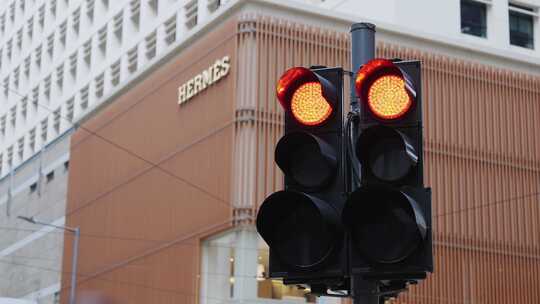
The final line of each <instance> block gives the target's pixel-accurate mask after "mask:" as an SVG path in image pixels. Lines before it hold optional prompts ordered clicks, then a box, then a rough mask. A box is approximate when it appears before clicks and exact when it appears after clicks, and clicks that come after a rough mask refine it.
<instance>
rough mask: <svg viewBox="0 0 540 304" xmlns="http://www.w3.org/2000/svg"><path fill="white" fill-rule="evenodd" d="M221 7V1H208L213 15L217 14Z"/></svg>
mask: <svg viewBox="0 0 540 304" xmlns="http://www.w3.org/2000/svg"><path fill="white" fill-rule="evenodd" d="M220 5H221V0H208V6H207V7H208V10H209V11H210V12H211V13H213V12H215V11H216V10H217V9H218V8H219V6H220Z"/></svg>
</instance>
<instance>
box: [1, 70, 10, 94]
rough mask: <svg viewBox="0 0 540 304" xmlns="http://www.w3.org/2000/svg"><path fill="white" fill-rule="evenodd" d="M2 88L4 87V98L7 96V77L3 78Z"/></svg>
mask: <svg viewBox="0 0 540 304" xmlns="http://www.w3.org/2000/svg"><path fill="white" fill-rule="evenodd" d="M2 86H3V87H4V90H3V91H4V96H5V97H8V95H9V75H8V76H6V78H4V82H3V83H2Z"/></svg>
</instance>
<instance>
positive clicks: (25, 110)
mask: <svg viewBox="0 0 540 304" xmlns="http://www.w3.org/2000/svg"><path fill="white" fill-rule="evenodd" d="M26 114H28V97H26V96H24V97H23V98H22V99H21V117H22V119H26Z"/></svg>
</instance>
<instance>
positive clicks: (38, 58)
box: [34, 45, 41, 68]
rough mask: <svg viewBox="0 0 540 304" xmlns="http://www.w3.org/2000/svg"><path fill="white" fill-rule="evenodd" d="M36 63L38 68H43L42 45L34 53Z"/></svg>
mask: <svg viewBox="0 0 540 304" xmlns="http://www.w3.org/2000/svg"><path fill="white" fill-rule="evenodd" d="M34 62H35V63H36V66H37V67H38V68H39V67H41V45H40V46H38V47H37V48H36V49H35V51H34Z"/></svg>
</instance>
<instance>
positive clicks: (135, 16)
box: [129, 0, 141, 27]
mask: <svg viewBox="0 0 540 304" xmlns="http://www.w3.org/2000/svg"><path fill="white" fill-rule="evenodd" d="M129 11H130V19H131V21H133V25H134V26H135V27H139V19H140V14H141V2H140V0H133V1H131V2H130V3H129Z"/></svg>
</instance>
